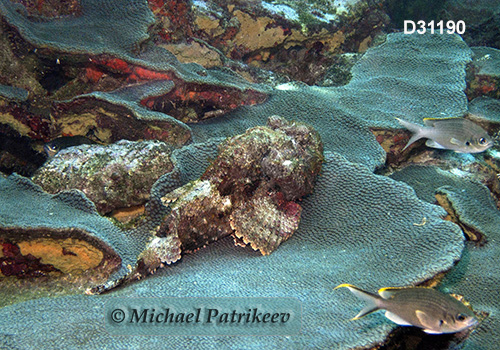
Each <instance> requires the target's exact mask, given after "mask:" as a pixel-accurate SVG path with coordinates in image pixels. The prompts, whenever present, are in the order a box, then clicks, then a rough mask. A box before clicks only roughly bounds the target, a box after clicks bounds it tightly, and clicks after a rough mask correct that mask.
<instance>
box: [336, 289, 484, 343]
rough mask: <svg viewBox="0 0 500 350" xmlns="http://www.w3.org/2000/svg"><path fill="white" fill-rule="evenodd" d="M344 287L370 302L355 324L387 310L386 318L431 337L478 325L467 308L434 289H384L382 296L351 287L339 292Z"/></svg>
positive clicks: (358, 315)
mask: <svg viewBox="0 0 500 350" xmlns="http://www.w3.org/2000/svg"><path fill="white" fill-rule="evenodd" d="M342 287H345V288H348V289H349V290H350V291H351V292H352V293H353V294H354V295H355V296H357V297H358V298H360V299H361V300H364V301H365V302H366V306H365V307H364V308H363V309H362V310H361V311H360V312H359V313H358V314H357V315H356V316H355V317H354V318H353V320H358V319H360V318H361V317H363V316H366V315H368V314H370V313H372V312H374V311H377V310H386V312H385V317H387V318H388V319H389V320H391V321H393V322H395V323H397V324H399V325H401V326H415V327H420V328H422V329H423V330H424V332H426V333H429V334H442V333H455V332H460V331H462V330H464V329H467V328H469V327H472V326H474V325H476V324H477V322H478V320H477V318H476V316H475V315H474V313H473V312H472V310H470V309H469V308H468V307H467V306H465V305H464V304H462V303H461V302H460V301H458V300H457V299H455V298H453V297H452V296H450V295H448V294H444V293H441V292H439V291H437V290H435V289H432V288H419V287H415V288H382V289H380V290H379V291H378V294H379V295H380V296H379V295H376V294H372V293H369V292H365V291H364V290H362V289H359V288H357V287H355V286H353V285H350V284H341V285H339V286H337V287H335V289H337V288H342Z"/></svg>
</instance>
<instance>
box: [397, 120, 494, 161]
mask: <svg viewBox="0 0 500 350" xmlns="http://www.w3.org/2000/svg"><path fill="white" fill-rule="evenodd" d="M396 119H397V120H398V122H399V123H400V124H401V125H403V126H404V127H405V128H406V129H408V130H410V131H411V132H412V133H413V135H412V137H411V138H410V141H408V144H407V145H406V146H405V148H403V151H404V150H405V149H407V148H408V146H410V145H411V144H412V143H414V142H415V141H417V140H420V139H422V138H426V139H428V140H427V141H426V143H425V144H426V145H427V146H428V147H432V148H440V149H449V150H453V151H455V152H457V153H479V152H483V151H486V150H487V149H488V148H490V147H491V146H493V139H492V138H491V137H490V136H489V135H488V133H487V132H486V131H485V130H484V129H483V128H481V127H480V126H479V125H477V124H475V123H473V122H471V121H470V120H468V119H464V118H444V119H433V118H425V119H424V124H425V126H420V125H418V124H414V123H410V122H407V121H405V120H402V119H399V118H396Z"/></svg>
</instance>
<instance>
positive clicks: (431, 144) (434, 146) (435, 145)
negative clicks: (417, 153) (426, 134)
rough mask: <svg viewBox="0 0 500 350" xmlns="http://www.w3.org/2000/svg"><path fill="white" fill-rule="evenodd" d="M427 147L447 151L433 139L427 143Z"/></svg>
mask: <svg viewBox="0 0 500 350" xmlns="http://www.w3.org/2000/svg"><path fill="white" fill-rule="evenodd" d="M425 145H426V146H427V147H432V148H439V149H447V148H446V147H444V146H441V145H440V144H439V143H437V142H436V141H434V140H431V139H429V140H427V141H425Z"/></svg>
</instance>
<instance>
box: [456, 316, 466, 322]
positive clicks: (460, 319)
mask: <svg viewBox="0 0 500 350" xmlns="http://www.w3.org/2000/svg"><path fill="white" fill-rule="evenodd" d="M466 318H467V316H466V315H464V314H458V315H457V320H458V321H460V322H463V321H465V319H466Z"/></svg>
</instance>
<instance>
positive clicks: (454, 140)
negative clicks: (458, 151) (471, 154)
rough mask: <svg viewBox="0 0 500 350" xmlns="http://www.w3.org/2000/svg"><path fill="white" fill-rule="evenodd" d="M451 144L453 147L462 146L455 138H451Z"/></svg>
mask: <svg viewBox="0 0 500 350" xmlns="http://www.w3.org/2000/svg"><path fill="white" fill-rule="evenodd" d="M450 143H451V144H452V145H456V146H460V145H461V144H462V143H461V142H460V141H459V140H457V139H456V138H454V137H452V138H451V140H450Z"/></svg>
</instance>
